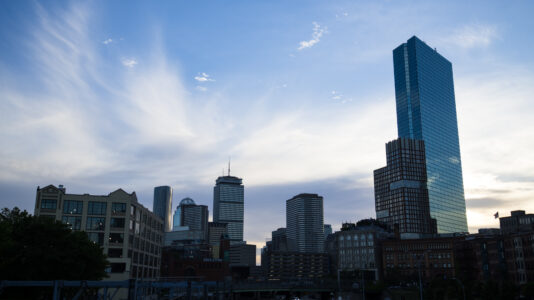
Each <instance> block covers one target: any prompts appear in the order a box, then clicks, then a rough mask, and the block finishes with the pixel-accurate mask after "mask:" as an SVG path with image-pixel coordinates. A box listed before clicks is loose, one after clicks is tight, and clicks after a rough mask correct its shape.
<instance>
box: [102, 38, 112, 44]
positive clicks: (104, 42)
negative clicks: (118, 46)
mask: <svg viewBox="0 0 534 300" xmlns="http://www.w3.org/2000/svg"><path fill="white" fill-rule="evenodd" d="M102 43H103V44H104V45H107V44H111V43H113V39H111V38H108V39H107V40H104V41H103V42H102Z"/></svg>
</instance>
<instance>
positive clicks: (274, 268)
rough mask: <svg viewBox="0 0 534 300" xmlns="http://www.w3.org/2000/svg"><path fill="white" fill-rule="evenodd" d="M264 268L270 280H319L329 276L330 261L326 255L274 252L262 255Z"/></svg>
mask: <svg viewBox="0 0 534 300" xmlns="http://www.w3.org/2000/svg"><path fill="white" fill-rule="evenodd" d="M263 262H265V265H263ZM262 268H263V269H264V274H266V278H267V279H269V280H275V279H278V280H290V279H319V278H324V277H326V276H328V274H329V260H328V254H326V253H305V252H286V251H272V252H266V253H263V254H262Z"/></svg>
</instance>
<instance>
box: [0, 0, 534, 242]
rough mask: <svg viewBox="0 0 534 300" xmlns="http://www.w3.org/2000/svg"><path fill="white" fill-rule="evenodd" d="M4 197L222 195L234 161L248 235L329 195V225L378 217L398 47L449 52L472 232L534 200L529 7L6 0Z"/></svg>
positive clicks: (0, 171)
mask: <svg viewBox="0 0 534 300" xmlns="http://www.w3.org/2000/svg"><path fill="white" fill-rule="evenodd" d="M0 6H2V9H1V10H0V40H1V42H0V120H1V123H0V140H1V141H2V144H1V147H0V204H1V206H7V207H13V206H15V205H17V206H19V207H22V208H25V209H27V210H29V211H31V212H33V206H34V201H35V189H36V187H37V186H44V185H47V184H56V185H57V184H64V185H65V186H66V187H67V191H68V192H71V193H92V194H108V193H110V192H112V191H114V190H115V189H117V188H123V189H125V190H126V191H128V192H132V191H135V192H136V193H137V195H138V197H139V200H140V202H141V203H143V204H144V205H145V206H147V207H149V208H152V189H153V187H154V186H158V185H171V186H172V187H173V188H174V197H175V198H174V202H175V205H176V204H178V203H179V201H180V199H182V198H184V197H186V196H190V197H192V198H193V199H194V200H195V201H196V202H197V203H200V204H207V205H209V207H210V210H211V207H212V187H213V185H214V182H215V179H216V177H217V176H219V175H221V173H222V170H223V168H225V167H226V164H227V161H228V157H230V156H231V157H232V174H233V175H236V176H239V177H242V178H243V181H244V184H245V186H246V188H245V201H246V205H245V210H246V212H245V218H246V220H245V239H247V240H248V241H250V242H253V243H257V244H258V245H259V246H261V244H262V243H263V242H264V241H265V238H268V237H270V231H272V230H275V229H276V228H278V227H283V226H285V200H287V199H289V198H291V197H292V196H294V195H295V194H297V193H300V192H312V193H319V194H321V195H322V196H324V207H325V222H326V223H331V224H333V227H334V228H335V229H337V228H339V226H340V224H341V222H343V221H357V220H359V219H361V218H366V217H374V197H373V189H372V171H373V170H374V169H377V168H380V167H382V166H384V165H385V149H384V145H385V143H386V142H388V141H390V140H392V139H394V138H395V137H396V116H395V100H394V83H393V65H392V50H393V49H394V48H395V47H396V46H398V45H399V44H401V43H403V42H405V41H406V40H407V39H408V38H410V37H411V36H413V35H417V36H418V37H419V38H421V39H422V40H424V41H425V42H427V44H429V45H430V46H431V47H435V48H437V50H438V52H440V53H441V54H442V55H443V56H445V57H446V58H448V59H449V60H450V61H451V62H452V64H453V70H454V80H455V89H456V101H457V110H458V122H459V132H460V147H461V153H462V163H463V170H464V186H465V194H466V199H467V200H466V201H467V210H468V211H467V213H468V223H469V228H470V230H472V231H475V230H476V229H477V228H480V227H489V226H498V223H497V222H496V220H494V219H493V216H492V215H493V213H495V212H496V211H499V212H500V213H501V215H506V214H508V213H509V211H510V210H514V209H525V210H527V211H530V212H534V202H533V201H532V198H533V195H534V190H533V189H534V154H533V152H532V151H531V149H534V118H533V117H532V116H533V115H534V106H533V105H534V104H533V101H532V95H534V72H533V70H534V58H533V57H532V49H533V46H534V35H532V30H533V29H534V21H533V18H532V17H531V13H532V11H534V5H533V4H532V3H530V2H527V1H513V2H506V3H504V2H497V1H495V2H489V1H469V2H468V3H465V1H440V2H438V1H435V2H431V1H421V2H418V1H404V2H402V3H401V2H399V1H372V2H371V1H368V2H364V1H261V2H260V1H240V2H239V1H232V2H229V1H214V2H207V1H194V2H186V1H180V2H179V1H174V2H171V1H167V2H146V1H145V2H141V1H139V2H134V1H112V2H110V1H90V2H74V1H72V2H66V1H58V2H54V1H4V2H2V3H1V4H0Z"/></svg>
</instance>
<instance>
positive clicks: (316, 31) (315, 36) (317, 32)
mask: <svg viewBox="0 0 534 300" xmlns="http://www.w3.org/2000/svg"><path fill="white" fill-rule="evenodd" d="M326 30H327V28H326V27H321V25H319V24H318V23H317V22H313V33H312V39H311V40H308V41H301V42H300V43H299V47H298V50H302V49H306V48H310V47H312V46H313V45H315V44H317V43H319V41H321V37H322V36H323V34H324V33H325V32H326Z"/></svg>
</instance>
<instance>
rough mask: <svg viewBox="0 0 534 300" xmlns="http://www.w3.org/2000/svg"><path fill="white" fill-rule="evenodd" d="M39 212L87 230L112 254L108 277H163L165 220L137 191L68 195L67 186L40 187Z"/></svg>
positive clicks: (74, 228) (77, 228) (37, 214)
mask: <svg viewBox="0 0 534 300" xmlns="http://www.w3.org/2000/svg"><path fill="white" fill-rule="evenodd" d="M35 215H36V216H44V217H50V218H53V219H55V220H58V221H62V222H63V223H65V224H68V225H69V227H70V228H72V230H81V231H85V232H87V235H88V236H89V239H91V240H92V241H93V242H95V243H97V244H99V245H100V246H101V247H102V249H103V252H104V253H105V254H106V255H107V256H108V260H109V262H110V267H109V268H108V269H107V273H108V276H109V277H108V278H106V279H105V280H126V279H134V278H135V279H148V278H158V277H159V276H160V265H161V247H162V244H163V220H162V219H160V218H159V217H157V216H156V215H155V214H153V213H152V212H151V211H149V210H148V209H146V208H145V207H143V206H142V205H141V204H140V203H139V202H138V201H137V196H136V195H135V192H133V193H131V194H128V193H126V192H125V191H123V190H122V189H118V190H116V191H114V192H112V193H110V194H109V195H105V196H94V195H89V194H83V195H76V194H67V193H66V190H65V188H64V187H63V186H61V185H60V186H59V187H55V186H53V185H49V186H46V187H44V188H39V187H38V188H37V196H36V200H35Z"/></svg>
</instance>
